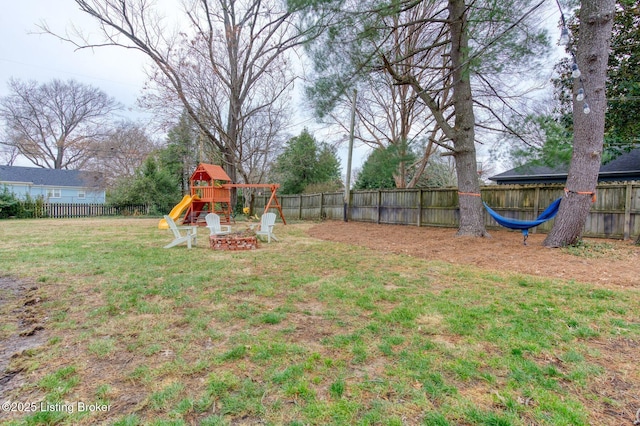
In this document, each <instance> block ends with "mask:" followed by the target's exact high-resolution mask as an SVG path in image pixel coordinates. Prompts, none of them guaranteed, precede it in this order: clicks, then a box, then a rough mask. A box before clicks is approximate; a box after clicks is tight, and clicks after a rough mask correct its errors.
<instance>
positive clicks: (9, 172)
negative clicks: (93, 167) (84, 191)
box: [0, 166, 101, 188]
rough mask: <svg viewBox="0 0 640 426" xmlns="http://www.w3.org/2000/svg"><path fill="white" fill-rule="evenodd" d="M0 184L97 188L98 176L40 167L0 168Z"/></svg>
mask: <svg viewBox="0 0 640 426" xmlns="http://www.w3.org/2000/svg"><path fill="white" fill-rule="evenodd" d="M1 183H27V184H31V185H45V186H73V187H91V188H95V187H99V186H100V183H101V178H100V174H98V173H93V172H84V171H81V170H61V169H43V168H41V167H20V166H0V184H1Z"/></svg>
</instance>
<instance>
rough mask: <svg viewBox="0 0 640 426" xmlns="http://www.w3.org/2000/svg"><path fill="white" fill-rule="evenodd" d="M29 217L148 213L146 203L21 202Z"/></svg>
mask: <svg viewBox="0 0 640 426" xmlns="http://www.w3.org/2000/svg"><path fill="white" fill-rule="evenodd" d="M23 205H24V207H25V209H27V210H29V211H30V213H31V217H36V218H38V217H50V218H56V219H60V218H76V217H95V216H138V215H147V214H149V206H147V205H130V206H118V207H115V206H108V205H105V204H73V203H37V202H36V203H23Z"/></svg>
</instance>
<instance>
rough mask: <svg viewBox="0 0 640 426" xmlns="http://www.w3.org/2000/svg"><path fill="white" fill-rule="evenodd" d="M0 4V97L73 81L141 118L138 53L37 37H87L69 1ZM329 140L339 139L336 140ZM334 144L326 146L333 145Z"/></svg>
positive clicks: (360, 154)
mask: <svg viewBox="0 0 640 426" xmlns="http://www.w3.org/2000/svg"><path fill="white" fill-rule="evenodd" d="M2 3H3V4H2V13H1V14H0V40H2V44H1V46H2V47H1V48H0V96H5V95H7V93H8V90H7V82H8V81H9V79H10V78H12V77H13V78H17V79H20V80H23V81H26V80H36V81H38V82H39V83H45V82H49V81H51V80H53V79H61V80H68V79H74V80H77V81H80V82H82V83H85V84H90V85H92V86H95V87H99V88H100V89H102V90H103V91H104V92H105V93H107V94H108V95H110V96H112V97H114V98H115V99H116V100H117V101H119V102H120V103H122V104H123V105H124V106H125V110H124V111H123V112H121V115H122V117H123V118H130V119H132V120H135V119H139V118H144V112H143V111H142V110H140V109H139V108H137V106H136V99H137V97H138V96H139V95H140V93H141V89H142V86H143V84H144V82H145V80H146V76H145V73H144V69H145V66H146V65H145V64H146V59H145V57H144V55H143V54H142V53H140V52H136V51H132V50H125V49H119V48H115V47H113V48H100V49H96V50H94V51H92V50H87V49H84V50H75V48H74V47H73V46H72V45H71V44H70V43H66V42H63V41H60V40H58V39H56V38H55V37H53V36H51V35H47V34H38V32H40V31H41V30H40V29H39V28H38V24H40V23H41V22H43V21H46V22H47V24H48V25H49V26H50V27H51V28H52V29H53V30H54V31H56V32H59V33H64V31H65V29H66V28H68V27H69V26H70V24H71V23H74V24H76V25H77V26H79V27H81V28H83V29H85V30H86V31H93V28H95V24H94V23H93V21H92V20H91V19H90V18H89V17H88V16H86V15H85V14H83V13H81V12H80V11H79V10H78V6H77V5H76V4H75V2H73V1H72V0H17V1H14V0H3V1H2ZM165 4H168V5H171V4H175V5H176V8H177V7H180V6H179V2H177V1H175V0H168V1H166V3H165ZM554 15H556V16H554ZM547 16H548V17H547V19H548V20H549V21H550V22H551V23H554V22H557V10H555V11H554V10H553V8H552V9H551V10H550V11H549V14H548V15H547ZM554 25H555V24H554ZM298 110H299V108H298ZM298 121H299V123H292V124H293V125H294V126H295V125H298V126H297V127H300V129H302V128H303V127H305V126H306V127H309V128H310V130H311V131H312V132H313V131H314V128H315V126H314V123H313V122H312V121H309V118H308V117H304V118H302V117H301V118H300V119H299V120H298ZM319 133H320V134H319V135H318V134H317V135H316V137H317V138H318V139H319V140H323V139H324V138H323V136H322V135H321V133H322V132H319ZM331 137H334V138H335V139H336V140H339V139H343V138H342V137H340V135H333V136H331ZM336 140H326V142H330V143H333V142H336ZM346 145H347V144H346V143H344V144H343V145H342V146H341V147H340V149H339V151H338V153H339V155H340V157H341V158H342V166H343V167H342V170H343V174H344V172H345V171H346V158H347V147H346ZM367 152H368V148H366V147H356V153H355V154H354V166H353V167H354V168H357V167H360V165H361V164H362V162H363V159H364V158H365V157H366V153H367ZM20 165H28V164H20Z"/></svg>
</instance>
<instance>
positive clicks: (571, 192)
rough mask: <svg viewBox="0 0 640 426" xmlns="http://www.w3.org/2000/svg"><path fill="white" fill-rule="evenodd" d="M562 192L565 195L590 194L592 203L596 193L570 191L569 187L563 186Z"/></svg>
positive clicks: (594, 200)
mask: <svg viewBox="0 0 640 426" xmlns="http://www.w3.org/2000/svg"><path fill="white" fill-rule="evenodd" d="M564 193H565V194H566V195H569V194H579V195H591V202H592V203H595V202H596V193H595V191H572V190H570V189H569V188H565V189H564Z"/></svg>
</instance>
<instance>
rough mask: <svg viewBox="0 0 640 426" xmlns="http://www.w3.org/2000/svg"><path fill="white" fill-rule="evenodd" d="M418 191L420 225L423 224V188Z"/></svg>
mask: <svg viewBox="0 0 640 426" xmlns="http://www.w3.org/2000/svg"><path fill="white" fill-rule="evenodd" d="M418 191H419V192H418V226H422V188H420V189H419V190H418Z"/></svg>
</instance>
